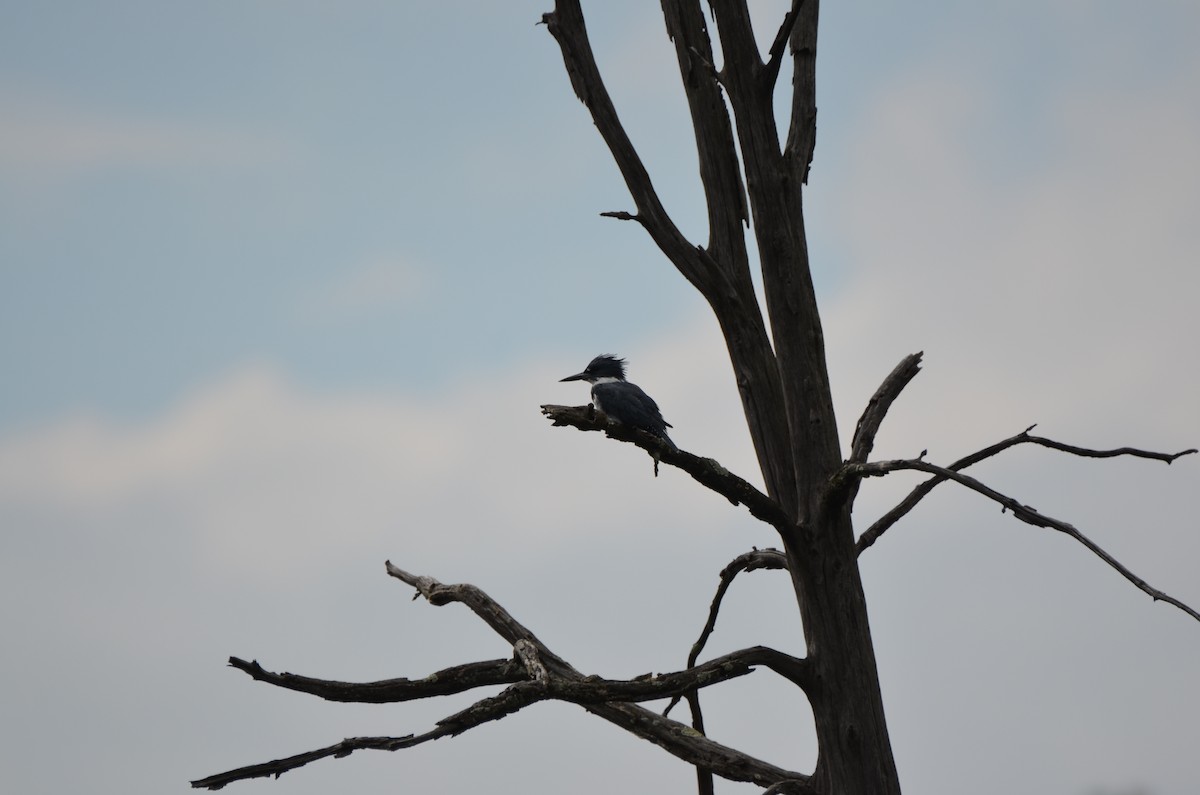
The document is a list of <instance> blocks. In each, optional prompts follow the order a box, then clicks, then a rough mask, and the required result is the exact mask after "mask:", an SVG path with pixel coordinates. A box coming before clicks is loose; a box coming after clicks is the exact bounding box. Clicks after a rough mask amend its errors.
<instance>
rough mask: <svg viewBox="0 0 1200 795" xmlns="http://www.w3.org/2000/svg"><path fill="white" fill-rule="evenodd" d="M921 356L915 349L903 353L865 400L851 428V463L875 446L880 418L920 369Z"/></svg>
mask: <svg viewBox="0 0 1200 795" xmlns="http://www.w3.org/2000/svg"><path fill="white" fill-rule="evenodd" d="M923 355H924V354H923V353H922V352H920V351H918V352H917V353H910V354H909V355H908V356H905V357H904V358H903V359H902V360H901V361H900V364H898V365H896V367H895V368H894V369H893V370H892V372H890V373H889V374H888V377H887V378H885V379H883V383H882V384H880V385H879V389H876V390H875V394H874V395H872V396H871V399H870V400H869V401H867V407H866V408H865V409H864V410H863V413H862V416H861V417H859V419H858V425H857V426H855V428H854V440H853V441H852V442H851V447H850V462H851V463H856V464H861V463H864V462H866V460H867V457H868V456H870V455H871V450H872V449H874V447H875V434H877V433H879V426H880V424H881V423H882V422H883V418H884V417H885V416H887V413H888V409H890V408H891V407H892V403H894V402H895V400H896V398H898V397H899V396H900V392H901V391H903V389H904V387H905V386H907V385H908V382H909V381H911V380H913V378H914V377H916V375H917V373H919V372H921V356H923Z"/></svg>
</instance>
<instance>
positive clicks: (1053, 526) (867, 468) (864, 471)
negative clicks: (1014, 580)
mask: <svg viewBox="0 0 1200 795" xmlns="http://www.w3.org/2000/svg"><path fill="white" fill-rule="evenodd" d="M1096 452H1098V451H1096ZM846 469H847V470H849V471H850V472H851V473H853V474H854V475H856V476H860V477H876V476H879V475H886V474H887V473H889V472H895V471H898V470H904V469H912V470H917V471H919V472H928V473H930V474H933V475H938V476H940V477H942V478H943V479H945V480H953V481H954V482H955V483H958V484H960V485H962V486H966V487H967V488H969V489H971V490H972V491H975V492H977V493H979V494H982V495H983V496H985V497H987V498H988V499H990V500H992V501H994V502H997V503H999V504H1000V505H1001V506H1003V507H1004V508H1005V509H1007V510H1009V511H1012V514H1013V516H1015V517H1016V518H1018V519H1020V520H1021V521H1022V522H1025V523H1027V524H1031V525H1033V526H1035V527H1044V528H1047V529H1050V530H1057V531H1059V532H1060V533H1065V534H1066V535H1068V536H1070V537H1071V538H1074V539H1075V540H1076V541H1078V542H1079V543H1081V544H1083V545H1084V546H1085V547H1087V548H1088V549H1089V550H1091V552H1092V553H1093V554H1095V555H1096V556H1097V557H1098V558H1100V559H1101V560H1103V561H1104V562H1105V563H1107V564H1108V565H1109V566H1111V567H1112V568H1113V569H1115V570H1116V571H1117V572H1118V573H1119V574H1120V575H1121V576H1122V577H1124V578H1125V579H1127V580H1129V581H1130V582H1131V583H1133V584H1134V585H1136V586H1137V587H1138V588H1139V589H1140V590H1142V591H1143V592H1145V593H1146V594H1147V595H1149V596H1150V598H1151V599H1153V600H1154V601H1156V602H1157V601H1163V602H1166V603H1167V604H1170V605H1174V606H1175V607H1177V608H1179V609H1180V610H1182V611H1183V612H1185V613H1187V614H1188V615H1190V616H1191V617H1192V618H1194V619H1196V620H1197V621H1200V613H1197V612H1196V611H1195V610H1193V609H1192V608H1191V607H1189V606H1188V605H1186V604H1184V603H1183V602H1181V601H1179V600H1178V599H1176V598H1174V597H1173V596H1168V595H1167V594H1165V593H1163V592H1162V591H1160V590H1158V589H1157V588H1152V587H1151V586H1150V585H1149V584H1147V583H1146V581H1145V580H1143V579H1142V578H1141V577H1138V576H1137V575H1136V574H1134V573H1133V572H1131V571H1130V570H1129V569H1127V568H1126V567H1125V566H1124V565H1123V564H1122V563H1121V562H1120V561H1119V560H1117V559H1116V558H1114V557H1113V556H1112V555H1110V554H1108V553H1107V552H1105V551H1104V550H1103V549H1101V548H1100V546H1099V545H1098V544H1096V543H1095V542H1094V541H1092V540H1091V539H1090V538H1088V537H1087V536H1085V535H1084V534H1083V533H1081V532H1079V530H1078V529H1076V528H1075V527H1074V526H1073V525H1070V524H1067V523H1066V522H1063V521H1060V520H1058V519H1053V518H1051V517H1049V516H1046V515H1045V514H1042V513H1039V512H1038V511H1037V510H1035V509H1034V508H1031V507H1029V506H1028V505H1022V504H1021V503H1019V502H1017V501H1016V500H1015V499H1013V498H1012V497H1009V496H1007V495H1005V494H1001V493H1000V492H998V491H996V490H995V489H993V488H991V487H990V486H988V485H986V484H984V483H983V482H981V481H979V480H976V479H975V478H973V477H971V476H970V475H964V474H962V473H961V472H957V471H955V470H953V469H950V468H948V467H943V466H938V465H936V464H930V463H928V462H926V461H921V460H918V459H910V460H897V461H877V462H874V463H870V464H848V465H847V466H846Z"/></svg>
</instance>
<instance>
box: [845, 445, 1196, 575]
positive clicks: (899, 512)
mask: <svg viewBox="0 0 1200 795" xmlns="http://www.w3.org/2000/svg"><path fill="white" fill-rule="evenodd" d="M1036 427H1037V426H1036V425H1030V426H1029V427H1028V428H1026V429H1025V430H1023V431H1021V432H1020V433H1018V434H1016V435H1015V436H1010V437H1009V438H1007V439H1004V440H1002V441H999V442H996V443H995V444H993V445H990V446H988V447H985V448H983V449H982V450H977V451H976V452H974V453H971V454H970V455H968V456H965V457H963V458H960V459H959V460H957V461H955V462H954V463H953V464H951V465H950V466H948V467H946V469H948V470H950V471H952V472H959V471H961V470H963V469H966V468H967V467H969V466H973V465H975V464H978V463H979V462H980V461H984V460H986V459H988V458H991V457H992V456H994V455H996V454H998V453H1002V452H1004V451H1005V450H1007V449H1008V448H1010V447H1016V446H1017V445H1019V444H1034V445H1039V446H1041V447H1048V448H1050V449H1052V450H1060V451H1062V452H1066V453H1070V454H1072V455H1077V456H1081V457H1084V458H1115V457H1117V456H1132V457H1135V458H1148V459H1151V460H1154V461H1163V462H1166V463H1167V464H1170V463H1172V462H1173V461H1175V459H1177V458H1179V457H1180V456H1185V455H1191V454H1193V453H1195V452H1196V450H1194V449H1190V450H1183V451H1181V452H1178V453H1155V452H1151V451H1149V450H1139V449H1137V448H1134V447H1119V448H1116V449H1113V450H1093V449H1090V448H1087V447H1076V446H1075V445H1070V444H1063V443H1062V442H1056V441H1054V440H1053V439H1046V438H1044V437H1041V436H1033V435H1031V434H1030V433H1029V432H1030V431H1032V430H1033V429H1034V428H1036ZM859 463H862V462H859ZM947 480H949V478H946V477H943V476H941V475H934V476H933V477H931V478H929V479H928V480H926V481H925V482H924V483H921V484H919V485H917V486H916V487H915V488H913V490H912V491H910V492H909V493H908V496H907V497H905V498H904V499H903V500H901V501H900V502H899V503H898V504H897V505H896V506H895V507H894V508H892V509H891V510H889V511H888V512H887V513H885V514H884V515H883V516H881V517H879V518H878V519H876V520H875V521H874V522H873V523H872V524H871V526H870V527H868V528H867V529H866V531H865V532H863V534H862V535H861V536H859V539H858V554H860V555H861V554H862V553H863V550H865V549H866V548H867V547H869V546H871V545H872V544H874V543H875V542H876V541H878V540H879V537H880V536H881V535H883V534H884V533H885V532H887V531H888V529H889V528H891V526H892V525H894V524H895V523H896V522H898V521H899V520H900V519H902V518H903V517H904V516H905V515H906V514H908V512H909V511H911V510H912V509H913V508H915V507H916V506H917V503H919V502H920V501H921V500H922V499H924V497H925V495H927V494H929V492H931V491H933V489H934V487H935V486H937V485H938V484H940V483H945V482H946V481H947Z"/></svg>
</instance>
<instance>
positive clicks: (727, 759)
mask: <svg viewBox="0 0 1200 795" xmlns="http://www.w3.org/2000/svg"><path fill="white" fill-rule="evenodd" d="M386 566H387V572H388V574H389V575H391V576H393V577H395V578H397V579H399V580H401V581H402V582H405V583H407V584H409V585H411V586H413V587H414V588H416V589H417V591H418V594H419V595H421V596H424V597H425V598H426V599H427V600H428V601H429V602H430V604H433V605H445V604H450V603H452V602H458V603H462V604H465V605H466V606H467V607H469V608H470V609H471V610H472V611H473V612H474V613H475V614H476V615H477V616H479V618H480V619H482V620H483V621H484V622H485V623H487V624H488V626H489V627H491V628H492V630H493V631H495V632H496V633H497V634H498V635H500V636H501V637H503V638H504V639H505V640H507V641H508V642H509V643H511V644H512V647H513V659H511V660H490V661H486V662H479V663H468V664H466V665H459V666H454V667H451V668H445V669H442V670H441V671H438V672H437V673H436V674H434V675H432V676H429V677H426V678H425V679H422V680H410V679H392V680H386V681H382V682H366V683H360V684H355V683H350V682H338V681H331V680H322V679H314V678H312V677H306V676H299V675H296V674H290V673H273V672H271V671H267V670H266V669H264V668H263V667H262V666H261V665H259V664H258V662H256V661H255V662H246V661H245V660H241V659H239V658H236V657H232V658H230V661H229V662H230V665H231V666H233V667H235V668H238V669H239V670H242V671H244V672H245V673H247V674H249V675H250V676H251V677H253V678H254V679H256V680H258V681H262V682H266V683H268V684H272V685H275V686H277V687H283V688H287V689H290V690H296V691H299V692H305V693H310V694H312V695H316V696H319V697H321V698H325V699H328V700H332V701H345V702H365V703H383V702H390V701H407V700H412V699H417V698H430V697H435V696H441V695H448V694H452V693H461V692H463V691H466V690H469V689H472V688H475V687H482V686H486V685H494V684H508V687H506V688H505V689H504V690H502V691H501V692H500V693H498V694H496V695H494V696H488V697H486V698H482V699H480V700H478V701H476V702H475V703H474V704H472V705H471V706H470V707H468V708H467V709H464V710H461V711H459V712H456V713H454V714H453V715H449V716H447V717H445V718H443V719H441V720H439V721H438V722H437V725H436V727H435V728H433V729H431V730H430V731H427V732H425V733H424V734H415V735H414V734H409V735H405V736H402V737H352V738H348V739H345V740H342V741H341V742H339V743H335V744H333V745H330V746H327V747H325V748H319V749H316V750H314V751H309V752H307V753H303V754H297V755H295V756H290V757H286V758H283V759H276V760H273V761H271V762H265V763H262V764H257V765H250V766H248V767H242V768H238V769H236V770H230V771H228V772H225V773H220V774H217V775H215V776H209V777H207V778H203V779H199V780H197V781H193V782H192V786H193V787H195V788H202V789H220V788H221V787H224V786H225V785H227V784H230V783H232V782H234V781H240V780H243V779H250V778H261V777H266V776H275V777H278V776H281V775H282V774H284V773H286V772H288V771H289V770H294V769H296V768H298V767H303V766H304V765H307V764H309V763H310V762H314V761H317V760H318V759H324V758H327V757H330V756H333V757H340V756H347V755H349V754H351V753H353V752H354V751H358V750H364V749H371V750H382V751H396V750H399V749H402V748H409V747H412V746H414V745H419V744H421V743H424V742H428V741H429V740H435V739H437V738H439V737H446V736H453V735H457V734H461V733H463V732H465V731H467V730H469V729H472V728H474V727H476V726H479V725H481V724H483V723H487V722H489V721H494V720H499V719H501V718H504V717H506V716H508V715H511V714H512V713H514V712H517V711H518V710H521V709H523V708H525V707H527V706H529V705H531V704H535V703H537V702H539V701H545V700H550V699H553V700H557V701H565V702H570V703H574V704H578V705H580V706H582V707H583V708H584V709H587V710H588V711H589V712H592V713H594V714H596V715H598V716H600V717H603V718H605V719H606V720H608V721H610V722H613V723H616V724H617V725H619V726H622V727H623V728H626V729H627V730H629V731H631V732H633V733H634V734H636V735H638V736H639V737H642V738H644V739H647V740H650V741H651V742H654V743H656V744H657V745H659V746H661V747H663V748H665V749H667V750H668V751H670V752H671V753H672V754H675V755H676V756H678V757H679V758H681V759H683V760H685V761H687V762H689V763H691V764H695V765H699V766H702V767H703V768H704V769H706V770H711V771H712V772H713V773H715V774H716V775H719V776H721V777H723V778H728V779H731V780H734V781H752V782H755V783H758V784H761V785H762V786H764V787H765V786H769V785H770V784H772V783H774V782H777V781H781V780H785V779H786V780H793V779H794V780H797V781H799V782H801V784H803V782H805V781H807V779H806V777H805V776H803V775H802V774H799V773H794V772H791V771H786V770H782V769H781V768H777V767H775V766H773V765H769V764H767V763H766V762H763V761H761V760H758V759H755V758H754V757H751V756H748V755H746V754H743V753H741V752H739V751H735V750H733V749H730V748H726V747H725V746H723V745H720V744H719V743H715V742H713V741H711V740H709V739H708V738H706V737H703V736H702V735H700V734H697V733H695V732H692V731H690V730H689V729H688V728H687V727H686V726H684V725H683V724H680V723H677V722H675V721H672V720H669V719H667V718H665V717H661V716H658V715H656V714H655V713H654V712H651V711H650V710H646V709H644V708H642V707H639V706H635V705H634V704H633V703H631V702H638V701H652V700H658V699H663V698H670V697H673V696H679V695H682V694H684V693H694V692H697V691H698V690H700V689H702V688H705V687H709V686H711V685H714V684H717V683H719V682H724V681H727V680H729V679H734V678H737V677H741V676H745V675H747V674H749V673H752V672H753V670H754V669H755V668H756V667H759V666H763V667H766V668H769V669H771V670H772V671H775V672H776V673H778V674H780V675H781V676H784V677H786V678H789V679H792V680H793V681H795V680H796V677H797V676H798V675H799V673H798V672H801V671H802V670H803V666H804V661H803V660H799V659H797V658H795V657H792V656H791V655H788V654H784V653H782V652H779V651H776V650H774V649H769V648H766V647H763V646H754V647H751V648H748V649H741V650H739V651H735V652H731V653H730V654H726V655H723V656H721V657H717V658H715V659H712V660H709V661H708V662H706V663H704V664H702V665H691V666H689V667H688V668H687V669H686V670H683V671H674V672H671V673H665V674H657V675H646V676H642V677H637V678H635V679H632V680H610V679H602V678H600V677H597V676H587V677H585V676H584V675H583V674H581V673H580V672H579V671H578V670H576V669H575V668H574V667H573V666H571V665H570V664H569V663H567V662H566V661H565V660H563V659H562V658H561V657H559V656H558V655H556V654H554V653H553V652H551V651H550V650H549V649H548V648H547V647H546V645H545V644H544V643H542V642H541V641H540V640H538V639H537V637H536V636H534V634H533V633H532V632H530V631H529V630H528V629H527V628H526V627H525V626H524V625H522V624H521V623H520V622H518V621H517V620H516V619H515V618H513V617H512V615H511V614H509V613H508V611H506V610H505V609H504V608H503V607H502V606H500V605H499V604H498V603H497V602H496V601H495V600H493V599H492V598H491V597H490V596H488V595H487V594H486V593H484V592H483V591H482V590H480V589H479V588H477V587H475V586H473V585H469V584H457V585H446V584H443V583H440V582H438V581H437V580H435V579H433V578H432V577H424V576H417V575H414V574H410V573H409V572H406V571H404V570H403V569H400V568H398V567H396V566H394V565H392V563H391V562H390V561H389V562H388V563H387V564H386Z"/></svg>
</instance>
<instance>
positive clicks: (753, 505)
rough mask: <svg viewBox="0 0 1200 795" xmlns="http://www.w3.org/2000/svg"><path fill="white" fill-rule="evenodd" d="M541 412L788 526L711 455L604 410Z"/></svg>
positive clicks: (777, 525) (771, 506)
mask: <svg viewBox="0 0 1200 795" xmlns="http://www.w3.org/2000/svg"><path fill="white" fill-rule="evenodd" d="M542 414H544V415H546V416H547V417H549V418H550V421H551V422H552V423H553V424H554V425H556V426H562V425H570V426H572V427H575V428H578V429H579V430H581V431H603V432H604V434H605V435H606V436H608V437H609V438H611V439H616V440H618V441H621V442H629V443H631V444H635V445H637V446H638V447H640V448H642V449H643V450H645V451H646V452H648V453H650V455H651V456H653V457H654V459H655V460H656V461H662V462H663V463H665V464H670V465H671V466H673V467H676V468H678V469H682V470H683V471H684V472H687V473H688V474H689V475H691V476H692V477H693V478H694V479H695V480H696V481H698V482H699V483H701V484H702V485H704V486H706V487H708V488H709V489H711V490H712V491H715V492H716V493H717V494H720V495H721V496H722V497H724V498H725V499H727V500H729V501H730V502H731V503H733V504H734V505H745V506H746V508H747V509H748V510H749V511H750V513H751V514H752V515H754V517H755V518H757V519H761V520H762V521H764V522H766V523H767V524H769V525H771V526H772V527H774V528H775V529H777V530H779V531H780V532H784V531H785V529H786V528H789V527H790V526H791V520H789V519H788V517H787V515H786V514H785V513H784V512H783V509H782V508H780V507H779V505H778V504H777V503H776V502H775V501H774V500H772V499H771V498H770V497H768V496H767V495H766V494H763V493H762V492H761V491H759V490H758V489H756V488H755V487H754V486H753V485H751V484H750V483H749V482H747V481H745V480H743V479H742V478H740V477H738V476H737V475H735V474H733V473H732V472H730V471H729V470H727V469H726V468H725V467H723V466H721V465H720V464H719V463H717V462H716V461H714V460H713V459H711V458H701V457H700V456H697V455H692V454H691V453H689V452H686V451H684V450H672V449H671V448H670V446H668V445H667V444H665V443H664V442H663V441H662V440H661V439H659V438H658V437H657V436H653V435H651V434H648V433H646V432H645V431H640V430H638V429H636V428H630V427H627V426H624V425H621V424H620V423H619V422H611V421H610V420H609V419H608V417H607V416H605V414H604V413H603V412H601V411H596V410H595V408H593V407H591V406H555V405H544V406H542Z"/></svg>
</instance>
